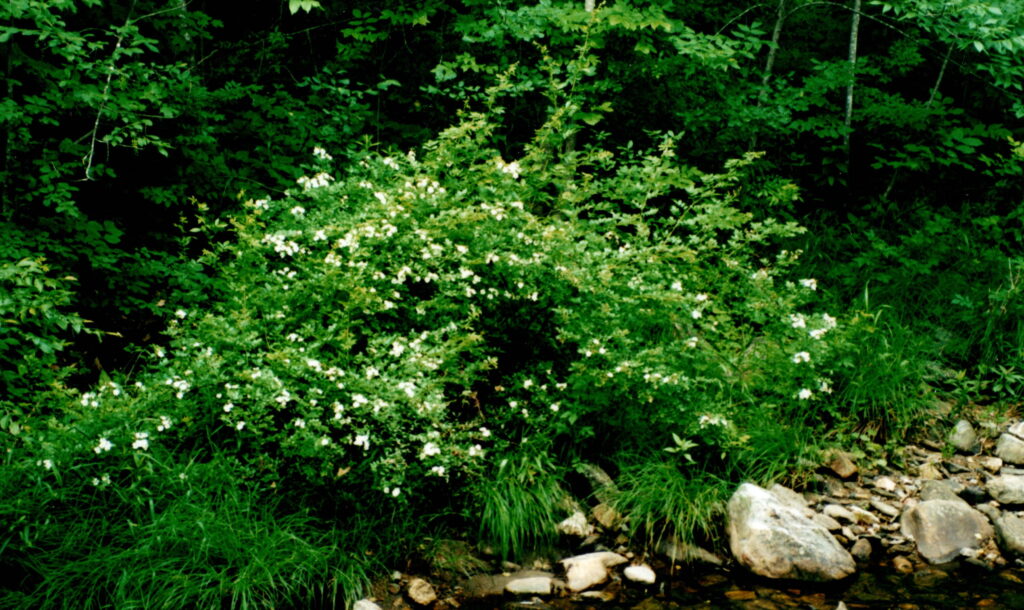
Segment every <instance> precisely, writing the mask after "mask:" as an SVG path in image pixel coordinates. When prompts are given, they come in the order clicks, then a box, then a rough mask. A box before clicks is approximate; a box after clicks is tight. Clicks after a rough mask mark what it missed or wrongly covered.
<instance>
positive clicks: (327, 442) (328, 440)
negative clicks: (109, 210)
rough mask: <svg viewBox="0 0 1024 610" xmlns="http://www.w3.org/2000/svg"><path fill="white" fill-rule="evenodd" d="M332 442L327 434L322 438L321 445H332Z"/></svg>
mask: <svg viewBox="0 0 1024 610" xmlns="http://www.w3.org/2000/svg"><path fill="white" fill-rule="evenodd" d="M330 444H331V439H329V438H327V437H326V436H325V437H323V438H321V439H320V446H321V447H326V446H327V445H330Z"/></svg>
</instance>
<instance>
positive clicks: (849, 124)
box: [843, 0, 861, 173]
mask: <svg viewBox="0 0 1024 610" xmlns="http://www.w3.org/2000/svg"><path fill="white" fill-rule="evenodd" d="M860 3H861V0H853V17H852V18H851V20H850V52H849V56H848V61H849V63H850V83H849V84H848V85H847V86H846V116H845V117H844V119H843V128H844V129H843V148H844V149H846V172H847V173H849V172H850V133H851V132H852V131H853V87H854V85H855V84H856V82H857V37H858V36H859V33H860Z"/></svg>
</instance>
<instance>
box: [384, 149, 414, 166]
mask: <svg viewBox="0 0 1024 610" xmlns="http://www.w3.org/2000/svg"><path fill="white" fill-rule="evenodd" d="M409 154H412V153H411V152H410V153H409ZM380 162H381V163H383V164H384V165H385V166H386V167H390V168H391V169H398V162H397V161H395V160H394V159H392V158H391V157H384V158H383V159H381V160H380Z"/></svg>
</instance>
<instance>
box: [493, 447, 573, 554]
mask: <svg viewBox="0 0 1024 610" xmlns="http://www.w3.org/2000/svg"><path fill="white" fill-rule="evenodd" d="M473 492H474V496H475V497H476V499H477V502H478V505H479V507H480V513H479V514H480V537H481V539H482V540H483V541H485V542H486V543H488V544H491V545H493V546H494V548H495V550H496V551H497V552H498V553H499V554H500V555H501V556H502V557H507V558H520V557H522V556H523V554H524V553H526V552H527V551H529V550H534V549H542V548H544V547H546V546H548V545H550V544H551V542H552V541H553V540H554V537H555V534H556V530H555V524H556V518H555V516H556V515H557V514H558V510H559V506H560V505H562V504H563V503H564V501H565V499H566V495H565V491H564V490H563V489H562V487H561V485H560V484H559V479H558V477H557V475H556V472H555V470H554V467H553V466H552V465H551V462H550V461H548V460H547V459H546V458H545V457H542V456H541V455H539V454H538V455H518V456H513V457H508V458H505V459H503V460H502V461H501V462H500V463H499V464H498V467H497V468H496V469H495V472H494V473H493V476H491V477H487V478H483V479H481V480H479V481H478V482H477V484H476V486H475V487H474V490H473Z"/></svg>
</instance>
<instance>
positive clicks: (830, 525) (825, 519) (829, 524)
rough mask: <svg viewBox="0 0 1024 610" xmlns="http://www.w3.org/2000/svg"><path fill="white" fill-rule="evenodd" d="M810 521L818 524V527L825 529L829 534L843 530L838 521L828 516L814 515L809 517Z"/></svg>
mask: <svg viewBox="0 0 1024 610" xmlns="http://www.w3.org/2000/svg"><path fill="white" fill-rule="evenodd" d="M811 519H814V521H815V522H816V523H818V524H819V525H821V526H822V527H824V528H825V529H827V530H828V531H830V532H837V531H839V530H841V529H843V525H842V524H841V523H839V522H838V521H836V520H835V519H833V518H832V517H829V516H828V515H823V514H821V513H814V515H813V516H812V517H811Z"/></svg>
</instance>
